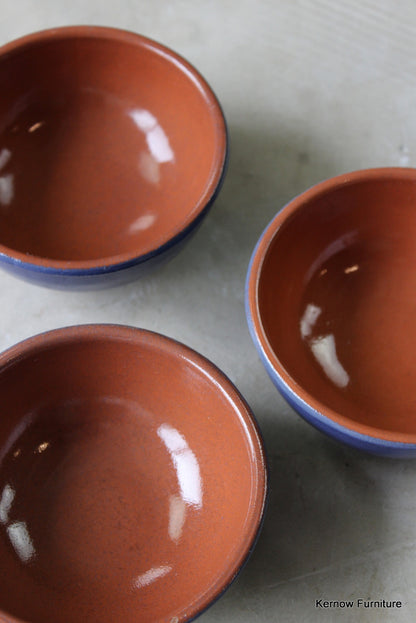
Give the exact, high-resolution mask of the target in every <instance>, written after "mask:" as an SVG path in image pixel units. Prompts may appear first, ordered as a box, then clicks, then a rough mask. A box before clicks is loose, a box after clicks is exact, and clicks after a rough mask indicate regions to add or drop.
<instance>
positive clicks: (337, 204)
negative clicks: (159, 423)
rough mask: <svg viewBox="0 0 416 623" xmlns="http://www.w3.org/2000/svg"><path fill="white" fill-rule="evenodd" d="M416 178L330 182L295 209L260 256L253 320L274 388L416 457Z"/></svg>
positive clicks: (317, 415)
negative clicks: (415, 350) (415, 356)
mask: <svg viewBox="0 0 416 623" xmlns="http://www.w3.org/2000/svg"><path fill="white" fill-rule="evenodd" d="M415 206H416V170H414V169H402V168H382V169H370V170H364V171H356V172H353V173H350V174H347V175H341V176H339V177H335V178H332V179H329V180H327V181H325V182H322V183H321V184H318V185H317V186H314V187H313V188H311V189H309V190H308V191H306V192H305V193H303V194H301V195H299V196H298V197H296V198H295V199H294V200H293V201H291V202H290V203H289V204H288V205H287V206H286V207H285V208H284V209H283V210H282V211H281V212H280V213H278V214H277V215H276V216H275V218H274V219H273V220H272V221H271V223H270V224H269V225H268V227H267V228H266V230H265V231H264V233H263V234H262V236H261V238H260V240H259V242H258V244H257V246H256V248H255V250H254V253H253V255H252V258H251V263H250V267H249V271H248V276H247V284H246V312H247V319H248V324H249V328H250V332H251V335H252V338H253V341H254V343H255V345H256V347H257V350H258V352H259V354H260V357H261V359H262V361H263V363H264V365H265V368H266V370H267V372H268V373H269V375H270V377H271V379H272V381H273V382H274V384H275V385H276V387H277V388H278V390H279V391H280V392H281V394H282V395H283V396H284V397H285V398H286V400H287V401H288V402H289V403H290V404H291V405H292V406H293V407H294V408H295V409H296V410H297V412H298V413H299V414H300V415H301V416H302V417H303V418H305V419H306V420H307V421H308V422H310V423H311V424H313V425H314V426H315V427H316V428H318V429H319V430H321V431H322V432H324V433H326V434H328V435H329V436H331V437H333V438H334V439H337V440H339V441H342V442H344V443H346V444H348V445H350V446H353V447H355V448H359V449H361V450H366V451H369V452H371V453H375V454H379V455H385V456H394V457H403V458H406V457H414V456H416V406H415V405H416V391H415V387H416V363H415V358H414V345H415V342H416V329H415V326H416V325H415V322H414V318H415V292H416V277H415V268H414V267H415V265H416V245H415V243H414V241H415V238H416V208H415Z"/></svg>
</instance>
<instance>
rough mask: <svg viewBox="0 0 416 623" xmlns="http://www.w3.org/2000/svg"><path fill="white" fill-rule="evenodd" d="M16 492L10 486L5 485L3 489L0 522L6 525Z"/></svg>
mask: <svg viewBox="0 0 416 623" xmlns="http://www.w3.org/2000/svg"><path fill="white" fill-rule="evenodd" d="M15 495H16V492H15V490H14V489H12V487H11V486H10V485H6V486H5V487H4V489H3V493H2V494H1V499H0V521H1V523H2V524H7V522H8V521H9V513H10V509H11V507H12V504H13V500H14V498H15Z"/></svg>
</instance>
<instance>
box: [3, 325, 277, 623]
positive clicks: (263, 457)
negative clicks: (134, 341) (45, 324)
mask: <svg viewBox="0 0 416 623" xmlns="http://www.w3.org/2000/svg"><path fill="white" fill-rule="evenodd" d="M140 334H141V335H142V336H143V337H144V339H146V336H148V337H149V338H151V339H154V340H156V341H157V342H158V343H159V348H164V347H166V349H167V350H169V349H171V350H174V351H175V354H176V356H179V357H184V358H188V360H189V361H190V362H191V363H192V365H195V366H196V367H198V368H199V369H200V371H201V373H202V374H203V375H205V376H206V377H207V378H208V379H209V380H210V382H212V383H214V384H216V385H217V386H218V387H219V388H220V391H222V392H223V393H224V394H225V395H226V396H227V398H228V400H229V401H230V402H231V403H232V404H233V406H234V408H235V410H236V411H238V413H239V417H240V419H241V421H242V422H244V429H245V432H246V436H247V438H248V439H250V440H251V442H252V444H253V447H255V449H256V457H257V461H256V465H257V469H256V474H257V487H256V489H254V491H255V492H257V495H253V497H252V499H253V504H254V503H255V502H256V504H255V506H257V508H258V511H257V512H256V513H254V514H253V519H252V524H253V530H252V534H251V535H250V538H249V539H248V540H247V541H248V542H247V543H246V546H247V547H246V548H245V549H243V548H242V553H241V559H240V560H238V556H236V561H235V562H236V564H235V567H234V569H232V568H230V569H229V571H230V572H231V573H230V574H229V575H228V577H227V576H225V578H224V582H223V585H222V587H221V588H219V589H217V592H213V595H212V596H211V597H209V600H208V601H206V603H204V604H203V605H202V606H200V609H199V610H198V611H195V613H194V614H192V615H191V617H190V618H188V617H187V616H186V614H185V618H184V619H180V620H181V621H183V622H184V623H185V622H189V623H190V622H191V621H194V620H196V619H197V618H199V616H201V615H202V614H204V612H206V611H207V610H208V609H209V608H210V607H211V606H213V605H214V604H215V603H216V602H217V601H218V600H219V599H220V598H221V597H222V596H223V595H224V593H225V592H226V591H227V590H228V589H229V588H230V586H231V585H232V584H233V583H234V582H235V581H236V579H237V578H238V577H239V575H240V573H241V572H242V571H243V569H244V568H245V566H246V564H247V562H248V560H249V558H250V556H251V554H252V553H253V551H254V549H255V547H256V545H257V542H258V539H259V537H260V534H261V531H262V528H263V525H264V521H265V516H266V511H267V508H268V503H269V496H270V490H269V484H270V469H269V461H268V457H267V452H266V448H265V443H264V438H263V435H262V431H261V428H260V426H259V423H258V421H257V419H256V417H255V415H254V413H253V411H252V409H251V408H250V405H249V404H248V403H247V401H246V400H245V398H244V396H243V395H242V394H241V392H240V391H239V389H238V388H237V387H236V386H235V384H234V383H233V382H232V381H231V379H230V378H229V377H228V375H226V374H225V373H224V372H223V371H222V370H221V369H220V368H218V366H217V365H216V364H214V363H213V362H212V361H210V360H209V359H208V358H207V357H205V356H204V355H202V354H200V353H198V352H197V351H196V350H194V349H193V348H191V347H189V346H187V345H185V344H183V343H181V342H178V341H177V340H175V339H173V338H171V337H168V336H166V335H163V334H161V333H157V332H155V331H150V330H148V329H142V328H138V327H134V326H128V325H118V324H83V325H72V326H66V327H61V328H57V329H52V330H50V331H46V332H44V333H39V334H37V335H35V336H32V337H29V338H26V339H24V340H22V341H21V342H19V343H17V344H15V345H14V346H11V347H9V348H8V349H6V350H5V351H3V352H2V353H0V370H1V368H2V367H8V366H9V365H12V364H13V363H15V362H17V361H19V360H20V359H22V358H23V357H24V356H25V355H30V354H32V355H33V354H34V353H35V352H36V349H37V348H39V347H41V348H46V347H47V346H48V345H49V346H50V345H51V344H52V345H53V344H56V343H57V342H58V343H59V340H60V339H61V338H63V341H64V340H65V339H66V340H67V341H69V340H77V339H83V338H86V339H94V336H97V337H98V338H100V337H107V338H108V339H111V338H112V337H113V338H115V339H128V338H129V337H130V338H132V337H134V335H136V336H138V335H140ZM164 345H165V346H164ZM252 492H253V489H252ZM3 618H4V621H5V623H6V621H7V622H10V623H26V622H25V621H23V620H22V619H17V618H14V617H13V616H12V615H10V614H9V613H3V611H1V610H0V622H1V621H2V620H3Z"/></svg>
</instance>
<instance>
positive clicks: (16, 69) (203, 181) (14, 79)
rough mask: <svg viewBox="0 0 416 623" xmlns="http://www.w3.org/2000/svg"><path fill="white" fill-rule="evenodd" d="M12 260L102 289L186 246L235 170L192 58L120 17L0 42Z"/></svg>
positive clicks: (0, 178) (1, 220)
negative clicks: (124, 26) (228, 168)
mask: <svg viewBox="0 0 416 623" xmlns="http://www.w3.org/2000/svg"><path fill="white" fill-rule="evenodd" d="M0 91H1V93H2V97H1V100H0V266H2V267H3V268H5V269H6V270H9V271H10V272H12V273H14V274H15V275H17V276H20V277H23V278H24V279H27V280H30V281H34V282H36V283H40V284H43V285H46V286H51V287H60V288H77V289H82V288H99V287H105V286H108V285H116V284H119V283H123V282H126V281H129V280H131V279H134V278H136V277H138V276H140V275H142V274H144V273H147V272H148V271H149V269H150V268H152V267H154V266H155V265H157V264H160V263H161V262H164V261H165V260H167V259H169V258H170V257H171V256H172V255H174V254H175V253H176V252H177V251H178V250H179V249H180V247H181V246H182V245H183V243H184V242H185V240H186V239H187V238H188V237H189V234H190V233H191V232H193V231H194V230H195V228H196V227H197V226H198V224H199V223H200V222H201V220H202V219H203V217H204V216H205V215H206V213H207V210H208V208H209V207H210V205H211V204H212V202H213V201H214V199H215V197H216V195H217V193H218V190H219V188H220V185H221V182H222V179H223V177H224V172H225V163H226V152H227V133H226V126H225V120H224V117H223V114H222V111H221V108H220V105H219V103H218V101H217V99H216V97H215V95H214V94H213V92H212V90H211V89H210V87H209V86H208V84H207V83H206V82H205V80H204V79H203V78H202V77H201V75H200V74H199V73H198V72H197V71H196V70H195V69H194V68H193V67H192V66H191V65H190V64H189V63H188V62H187V61H186V60H184V59H183V58H181V57H179V56H178V55H177V54H175V53H174V52H172V51H171V50H169V49H167V48H166V47H164V46H162V45H160V44H159V43H156V42H154V41H151V40H149V39H147V38H145V37H142V36H139V35H136V34H133V33H130V32H125V31H120V30H116V29H112V28H99V27H90V26H82V27H65V28H57V29H53V30H48V31H44V32H40V33H36V34H32V35H29V36H26V37H24V38H22V39H18V40H17V41H13V42H11V43H9V44H7V45H5V46H3V47H2V48H0Z"/></svg>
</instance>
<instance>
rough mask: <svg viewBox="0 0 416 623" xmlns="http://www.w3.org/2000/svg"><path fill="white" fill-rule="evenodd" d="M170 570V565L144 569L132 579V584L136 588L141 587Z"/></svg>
mask: <svg viewBox="0 0 416 623" xmlns="http://www.w3.org/2000/svg"><path fill="white" fill-rule="evenodd" d="M170 571H172V567H171V566H170V565H161V566H160V567H152V568H151V569H149V570H148V571H145V572H144V573H142V574H141V575H139V576H138V577H137V578H136V579H135V580H134V586H135V587H136V588H143V587H144V586H149V584H152V583H153V582H154V581H155V580H158V579H159V578H163V577H164V576H165V575H167V574H168V573H169V572H170Z"/></svg>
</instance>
